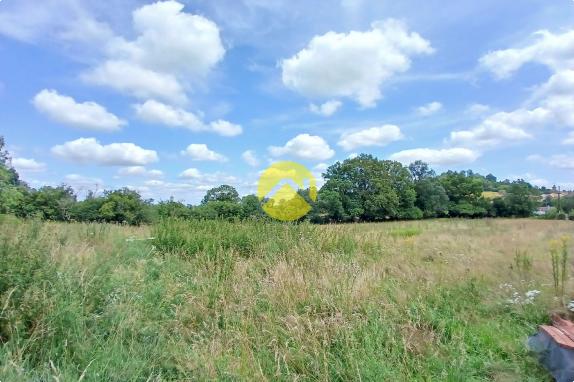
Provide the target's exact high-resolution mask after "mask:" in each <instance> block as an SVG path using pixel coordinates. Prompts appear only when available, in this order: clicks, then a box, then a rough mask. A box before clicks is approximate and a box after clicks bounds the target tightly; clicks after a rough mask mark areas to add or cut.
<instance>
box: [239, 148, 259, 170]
mask: <svg viewBox="0 0 574 382" xmlns="http://www.w3.org/2000/svg"><path fill="white" fill-rule="evenodd" d="M241 158H242V159H243V160H244V161H245V163H247V164H248V165H250V166H251V167H257V166H259V159H258V158H257V155H256V154H255V151H253V150H247V151H244V152H243V154H241Z"/></svg>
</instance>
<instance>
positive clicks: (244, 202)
mask: <svg viewBox="0 0 574 382" xmlns="http://www.w3.org/2000/svg"><path fill="white" fill-rule="evenodd" d="M264 215H265V214H264V212H263V209H262V208H261V201H260V200H259V198H258V197H257V196H256V195H246V196H244V197H243V198H241V217H242V218H244V219H247V218H258V217H262V216H264Z"/></svg>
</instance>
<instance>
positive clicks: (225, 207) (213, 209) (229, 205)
mask: <svg viewBox="0 0 574 382" xmlns="http://www.w3.org/2000/svg"><path fill="white" fill-rule="evenodd" d="M241 213H242V209H241V205H240V204H239V203H235V202H230V201H222V200H215V201H210V202H207V203H204V204H201V205H199V206H197V207H194V208H193V215H194V217H196V218H199V219H227V220H234V219H239V218H240V217H241Z"/></svg>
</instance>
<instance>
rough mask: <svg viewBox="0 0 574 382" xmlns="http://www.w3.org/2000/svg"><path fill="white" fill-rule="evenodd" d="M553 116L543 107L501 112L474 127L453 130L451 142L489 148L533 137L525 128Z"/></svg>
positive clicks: (536, 125) (542, 122) (541, 122)
mask: <svg viewBox="0 0 574 382" xmlns="http://www.w3.org/2000/svg"><path fill="white" fill-rule="evenodd" d="M551 117H552V115H551V113H550V112H548V110H546V109H543V108H536V109H534V110H526V109H518V110H515V111H513V112H510V113H507V112H499V113H496V114H493V115H491V116H489V117H488V118H486V119H485V120H484V121H483V122H482V123H481V124H480V125H479V126H477V127H475V128H474V129H471V130H460V131H453V132H451V133H450V142H451V143H452V144H454V145H462V146H471V147H480V148H486V149H487V148H494V147H496V146H499V145H504V144H509V143H513V142H515V141H519V140H526V139H531V138H532V135H531V134H530V133H528V132H527V131H526V130H525V129H529V128H533V127H540V126H543V125H544V124H546V123H548V122H549V121H550V119H551Z"/></svg>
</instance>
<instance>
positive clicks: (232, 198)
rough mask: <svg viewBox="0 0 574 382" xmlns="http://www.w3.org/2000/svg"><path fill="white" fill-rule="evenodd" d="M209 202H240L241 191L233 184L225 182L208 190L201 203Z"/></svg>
mask: <svg viewBox="0 0 574 382" xmlns="http://www.w3.org/2000/svg"><path fill="white" fill-rule="evenodd" d="M209 202H232V203H239V193H237V190H236V189H235V188H233V187H232V186H229V185H227V184H223V185H221V186H219V187H215V188H212V189H211V190H209V191H207V193H206V194H205V196H204V197H203V200H202V201H201V204H206V203H209Z"/></svg>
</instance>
